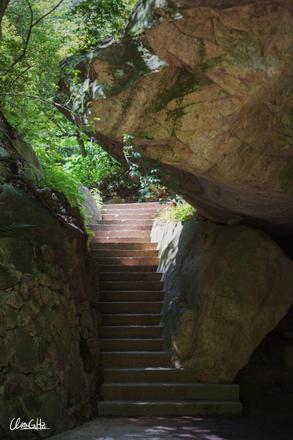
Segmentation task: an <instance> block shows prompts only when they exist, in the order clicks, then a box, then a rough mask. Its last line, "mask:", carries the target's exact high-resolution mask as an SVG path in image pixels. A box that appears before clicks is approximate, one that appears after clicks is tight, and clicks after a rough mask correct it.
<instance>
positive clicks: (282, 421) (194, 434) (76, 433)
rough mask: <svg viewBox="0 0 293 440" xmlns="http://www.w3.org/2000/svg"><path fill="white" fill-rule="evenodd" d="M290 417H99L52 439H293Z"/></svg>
mask: <svg viewBox="0 0 293 440" xmlns="http://www.w3.org/2000/svg"><path fill="white" fill-rule="evenodd" d="M292 436H293V429H292V423H291V420H290V417H289V415H288V414H287V417H285V416H284V415H281V416H280V415H279V416H276V415H272V414H270V415H267V416H266V417H264V416H259V417H252V418H247V417H243V418H241V417H234V418H229V419H227V418H200V417H196V418H195V417H172V418H170V417H157V418H156V417H141V418H138V419H137V418H130V419H127V418H113V417H111V418H99V419H96V420H93V421H92V422H90V423H86V424H85V425H83V426H81V427H79V428H76V429H74V430H72V431H67V432H64V433H63V434H60V435H57V436H54V437H52V440H179V439H181V440H292Z"/></svg>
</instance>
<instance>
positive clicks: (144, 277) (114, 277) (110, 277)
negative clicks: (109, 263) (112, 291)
mask: <svg viewBox="0 0 293 440" xmlns="http://www.w3.org/2000/svg"><path fill="white" fill-rule="evenodd" d="M118 269H119V267H118V268H117V272H102V271H101V272H99V275H100V280H102V281H161V279H162V273H160V272H118Z"/></svg>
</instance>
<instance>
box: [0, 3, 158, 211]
mask: <svg viewBox="0 0 293 440" xmlns="http://www.w3.org/2000/svg"><path fill="white" fill-rule="evenodd" d="M7 3H8V1H7V0H2V3H1V8H2V12H1V9H0V21H1V16H2V15H3V12H4V10H5V6H6V4H7ZM134 3H135V0H115V1H113V0H41V1H40V0H10V2H9V5H8V7H7V9H6V11H5V14H4V16H3V18H2V26H1V27H2V32H1V34H0V107H1V108H2V109H3V110H4V112H5V114H6V116H7V117H8V119H9V121H10V122H11V123H12V124H13V125H14V126H15V127H17V128H18V129H19V130H21V131H22V132H23V134H24V137H25V139H26V140H27V141H28V142H29V143H30V144H31V145H32V146H33V148H34V150H35V151H36V153H37V155H38V157H39V160H40V162H41V164H42V165H43V168H44V171H45V179H44V181H43V182H42V183H41V184H42V185H43V186H44V185H48V186H50V187H53V188H55V189H56V190H62V188H63V191H64V192H65V193H66V194H67V196H68V198H69V199H70V200H71V201H72V203H73V204H78V201H79V195H78V188H79V185H80V183H83V184H84V185H87V186H88V187H89V188H92V189H95V188H102V189H103V191H104V193H105V195H106V196H108V197H113V196H115V195H118V194H119V191H120V190H121V188H122V192H124V195H125V194H126V195H127V193H129V194H131V192H132V193H133V189H135V191H138V192H140V194H144V192H145V193H146V194H148V193H149V188H148V184H146V183H145V181H144V179H143V178H142V177H138V176H134V177H132V178H130V177H129V173H126V172H125V171H123V170H122V168H121V166H120V164H118V162H117V161H116V160H114V159H113V158H112V157H110V156H109V155H108V154H107V153H106V152H105V151H103V150H102V148H101V147H100V146H99V145H97V144H95V143H93V142H92V141H91V139H89V137H88V135H87V134H86V133H84V132H83V131H82V130H81V129H80V128H78V127H76V126H75V125H74V124H72V123H71V122H70V121H68V120H67V119H65V117H64V116H63V115H62V114H61V113H60V112H59V111H58V110H57V109H56V108H55V106H54V96H55V94H56V92H57V87H58V81H59V73H60V72H59V65H60V62H61V61H62V60H63V59H64V58H66V57H68V56H70V55H72V54H75V53H77V52H79V51H80V50H87V49H90V48H93V47H95V46H98V45H100V44H101V43H102V42H104V41H105V40H106V39H108V38H110V37H115V38H119V36H120V35H121V34H122V32H123V29H124V27H125V24H126V22H127V19H128V16H129V13H130V10H131V8H132V7H133V5H134ZM134 174H135V173H134ZM118 182H119V183H118ZM105 183H106V185H105ZM151 185H154V182H153V181H152V183H151ZM155 185H156V183H155ZM144 188H145V189H144Z"/></svg>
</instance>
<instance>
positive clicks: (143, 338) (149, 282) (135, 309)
mask: <svg viewBox="0 0 293 440" xmlns="http://www.w3.org/2000/svg"><path fill="white" fill-rule="evenodd" d="M159 209H160V204H158V203H133V204H111V205H105V207H104V208H103V211H102V223H101V224H100V225H98V227H96V228H95V229H96V237H95V239H94V240H93V243H92V255H93V258H94V259H95V260H96V262H97V264H98V268H99V274H100V311H101V314H102V322H101V326H100V337H101V365H102V367H103V378H104V383H103V385H102V394H103V401H102V402H100V403H99V415H100V416H119V417H121V416H143V415H148V416H183V415H185V416H187V415H199V414H223V413H239V412H240V411H241V404H240V402H239V390H238V386H237V385H233V384H229V385H226V384H217V385H215V384H199V383H196V379H195V373H194V371H192V370H186V369H176V368H174V367H173V366H172V363H171V359H170V355H169V353H168V352H166V351H164V348H163V339H162V336H161V332H162V328H161V324H160V323H161V309H162V304H163V298H164V291H163V283H162V280H161V274H160V273H158V272H157V268H158V263H159V258H158V251H157V249H156V248H157V246H156V244H155V243H151V241H150V231H151V227H152V223H153V219H154V217H155V215H156V213H157V211H158V210H159Z"/></svg>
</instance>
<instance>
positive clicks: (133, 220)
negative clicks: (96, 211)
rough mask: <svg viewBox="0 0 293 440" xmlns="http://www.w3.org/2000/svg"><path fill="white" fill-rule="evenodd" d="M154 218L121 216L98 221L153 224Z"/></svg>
mask: <svg viewBox="0 0 293 440" xmlns="http://www.w3.org/2000/svg"><path fill="white" fill-rule="evenodd" d="M152 220H153V219H152V218H147V219H144V218H132V219H130V218H124V219H123V218H122V219H121V218H120V217H118V216H117V217H116V218H114V219H113V220H105V219H104V220H103V222H100V223H98V224H99V225H124V224H126V225H134V226H136V225H145V224H150V225H152V224H153V221H152Z"/></svg>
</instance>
